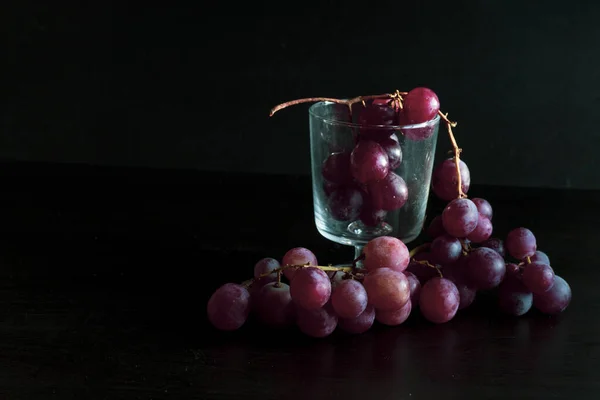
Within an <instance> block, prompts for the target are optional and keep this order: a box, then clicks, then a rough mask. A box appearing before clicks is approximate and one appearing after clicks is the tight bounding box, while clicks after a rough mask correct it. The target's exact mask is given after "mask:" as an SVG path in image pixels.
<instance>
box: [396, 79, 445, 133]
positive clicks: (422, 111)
mask: <svg viewBox="0 0 600 400" xmlns="http://www.w3.org/2000/svg"><path fill="white" fill-rule="evenodd" d="M403 105H404V107H403V110H402V112H403V116H404V117H405V118H406V120H407V121H408V123H410V124H420V123H422V122H427V121H429V120H432V119H433V118H435V116H436V115H437V113H438V111H439V110H440V100H439V99H438V97H437V95H436V94H435V92H434V91H433V90H431V89H428V88H425V87H416V88H414V89H412V90H411V91H409V92H408V93H407V94H406V96H405V97H404V104H403Z"/></svg>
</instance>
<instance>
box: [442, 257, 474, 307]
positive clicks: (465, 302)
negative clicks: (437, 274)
mask: <svg viewBox="0 0 600 400" xmlns="http://www.w3.org/2000/svg"><path fill="white" fill-rule="evenodd" d="M467 259H468V257H464V256H463V257H461V258H460V259H459V260H458V261H457V262H456V263H454V264H453V265H452V266H451V267H446V268H444V269H443V272H444V278H446V279H448V280H451V281H452V283H454V284H455V285H456V288H457V289H458V294H459V296H460V303H459V304H458V309H459V310H462V309H465V308H467V307H469V306H470V305H471V304H472V303H473V301H475V297H476V296H477V291H476V290H475V289H474V288H472V287H471V285H470V284H469V283H468V281H467V279H466V277H465V268H464V264H465V263H466V262H467Z"/></svg>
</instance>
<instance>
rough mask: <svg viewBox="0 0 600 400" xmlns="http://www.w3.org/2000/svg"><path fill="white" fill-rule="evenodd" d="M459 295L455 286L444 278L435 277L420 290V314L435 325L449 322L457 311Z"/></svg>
mask: <svg viewBox="0 0 600 400" xmlns="http://www.w3.org/2000/svg"><path fill="white" fill-rule="evenodd" d="M459 304H460V294H459V293H458V288H457V287H456V285H455V284H454V283H453V282H452V281H450V280H448V279H445V278H440V277H435V278H432V279H430V280H429V281H427V283H426V284H425V285H423V287H422V288H421V296H420V298H419V306H420V308H421V314H423V316H424V317H425V319H427V320H428V321H431V322H433V323H436V324H441V323H444V322H448V321H450V320H451V319H452V318H454V316H455V315H456V311H458V305H459Z"/></svg>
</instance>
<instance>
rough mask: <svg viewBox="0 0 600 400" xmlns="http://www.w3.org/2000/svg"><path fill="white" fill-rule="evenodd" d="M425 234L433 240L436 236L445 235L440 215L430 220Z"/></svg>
mask: <svg viewBox="0 0 600 400" xmlns="http://www.w3.org/2000/svg"><path fill="white" fill-rule="evenodd" d="M426 233H427V236H429V237H430V238H431V239H435V238H436V237H438V236H442V235H444V234H446V230H445V229H444V223H443V222H442V216H441V215H436V216H435V218H433V219H432V220H431V223H430V224H429V227H428V228H427V231H426Z"/></svg>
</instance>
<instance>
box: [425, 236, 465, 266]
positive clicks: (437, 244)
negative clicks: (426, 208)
mask: <svg viewBox="0 0 600 400" xmlns="http://www.w3.org/2000/svg"><path fill="white" fill-rule="evenodd" d="M429 251H430V252H431V258H432V259H433V260H434V261H435V262H436V263H437V264H441V265H446V264H452V263H454V262H456V261H458V259H459V258H460V256H461V255H462V244H461V243H460V240H458V239H457V238H455V237H452V236H450V235H448V234H446V235H442V236H438V237H436V238H435V239H433V242H431V248H430V249H429Z"/></svg>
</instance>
